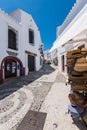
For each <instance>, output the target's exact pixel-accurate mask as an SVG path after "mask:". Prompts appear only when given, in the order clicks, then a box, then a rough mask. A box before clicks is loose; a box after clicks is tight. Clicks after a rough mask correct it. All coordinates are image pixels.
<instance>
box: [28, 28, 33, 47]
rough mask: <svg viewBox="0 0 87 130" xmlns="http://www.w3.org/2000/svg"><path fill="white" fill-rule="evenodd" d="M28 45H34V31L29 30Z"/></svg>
mask: <svg viewBox="0 0 87 130" xmlns="http://www.w3.org/2000/svg"><path fill="white" fill-rule="evenodd" d="M29 43H31V44H33V45H34V31H33V30H32V29H29Z"/></svg>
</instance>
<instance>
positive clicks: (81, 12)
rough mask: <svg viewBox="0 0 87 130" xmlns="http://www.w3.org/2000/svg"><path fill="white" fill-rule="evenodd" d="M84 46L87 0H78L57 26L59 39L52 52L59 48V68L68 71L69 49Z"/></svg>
mask: <svg viewBox="0 0 87 130" xmlns="http://www.w3.org/2000/svg"><path fill="white" fill-rule="evenodd" d="M82 47H87V0H76V3H75V4H74V6H73V7H72V9H71V11H70V12H69V14H68V16H67V17H66V19H65V21H64V23H63V24H62V25H61V26H59V27H57V39H56V41H54V43H53V46H52V48H51V49H50V52H51V54H52V53H53V52H54V51H55V49H56V50H57V56H58V68H59V69H60V70H61V71H62V72H64V73H67V68H66V67H65V65H66V53H67V51H70V50H74V49H77V48H82Z"/></svg>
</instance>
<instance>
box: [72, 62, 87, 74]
mask: <svg viewBox="0 0 87 130" xmlns="http://www.w3.org/2000/svg"><path fill="white" fill-rule="evenodd" d="M74 70H75V71H78V72H83V71H87V62H86V63H76V64H75V67H74Z"/></svg>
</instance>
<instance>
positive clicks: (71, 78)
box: [69, 74, 87, 83]
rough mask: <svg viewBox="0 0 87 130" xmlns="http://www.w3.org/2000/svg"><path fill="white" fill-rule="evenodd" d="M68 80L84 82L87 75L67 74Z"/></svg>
mask: <svg viewBox="0 0 87 130" xmlns="http://www.w3.org/2000/svg"><path fill="white" fill-rule="evenodd" d="M69 80H71V81H72V82H75V83H81V82H82V83H84V82H86V81H87V77H86V76H85V75H81V76H80V75H78V76H76V75H72V74H69Z"/></svg>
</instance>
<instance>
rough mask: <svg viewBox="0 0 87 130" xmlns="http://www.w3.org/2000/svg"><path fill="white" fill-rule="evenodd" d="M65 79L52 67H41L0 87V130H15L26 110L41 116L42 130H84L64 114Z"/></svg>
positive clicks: (66, 103)
mask: <svg viewBox="0 0 87 130" xmlns="http://www.w3.org/2000/svg"><path fill="white" fill-rule="evenodd" d="M65 81H66V77H65V76H64V75H63V74H62V73H61V72H60V71H59V70H58V69H56V68H55V67H53V66H49V65H47V64H46V65H44V67H43V68H42V69H41V70H40V71H39V72H34V73H31V74H30V75H29V76H24V77H19V78H16V79H14V80H11V81H7V82H5V83H4V84H2V85H0V130H16V129H17V127H18V125H19V124H20V122H21V121H22V119H23V118H24V116H25V115H26V113H27V112H28V111H29V110H33V111H39V112H45V113H47V117H46V120H45V124H44V128H43V130H83V129H84V130H86V129H87V128H85V126H84V125H83V124H82V123H80V122H78V123H77V124H74V123H73V121H72V119H71V117H70V115H69V114H68V104H69V100H68V93H69V89H70V87H68V86H66V85H65Z"/></svg>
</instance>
